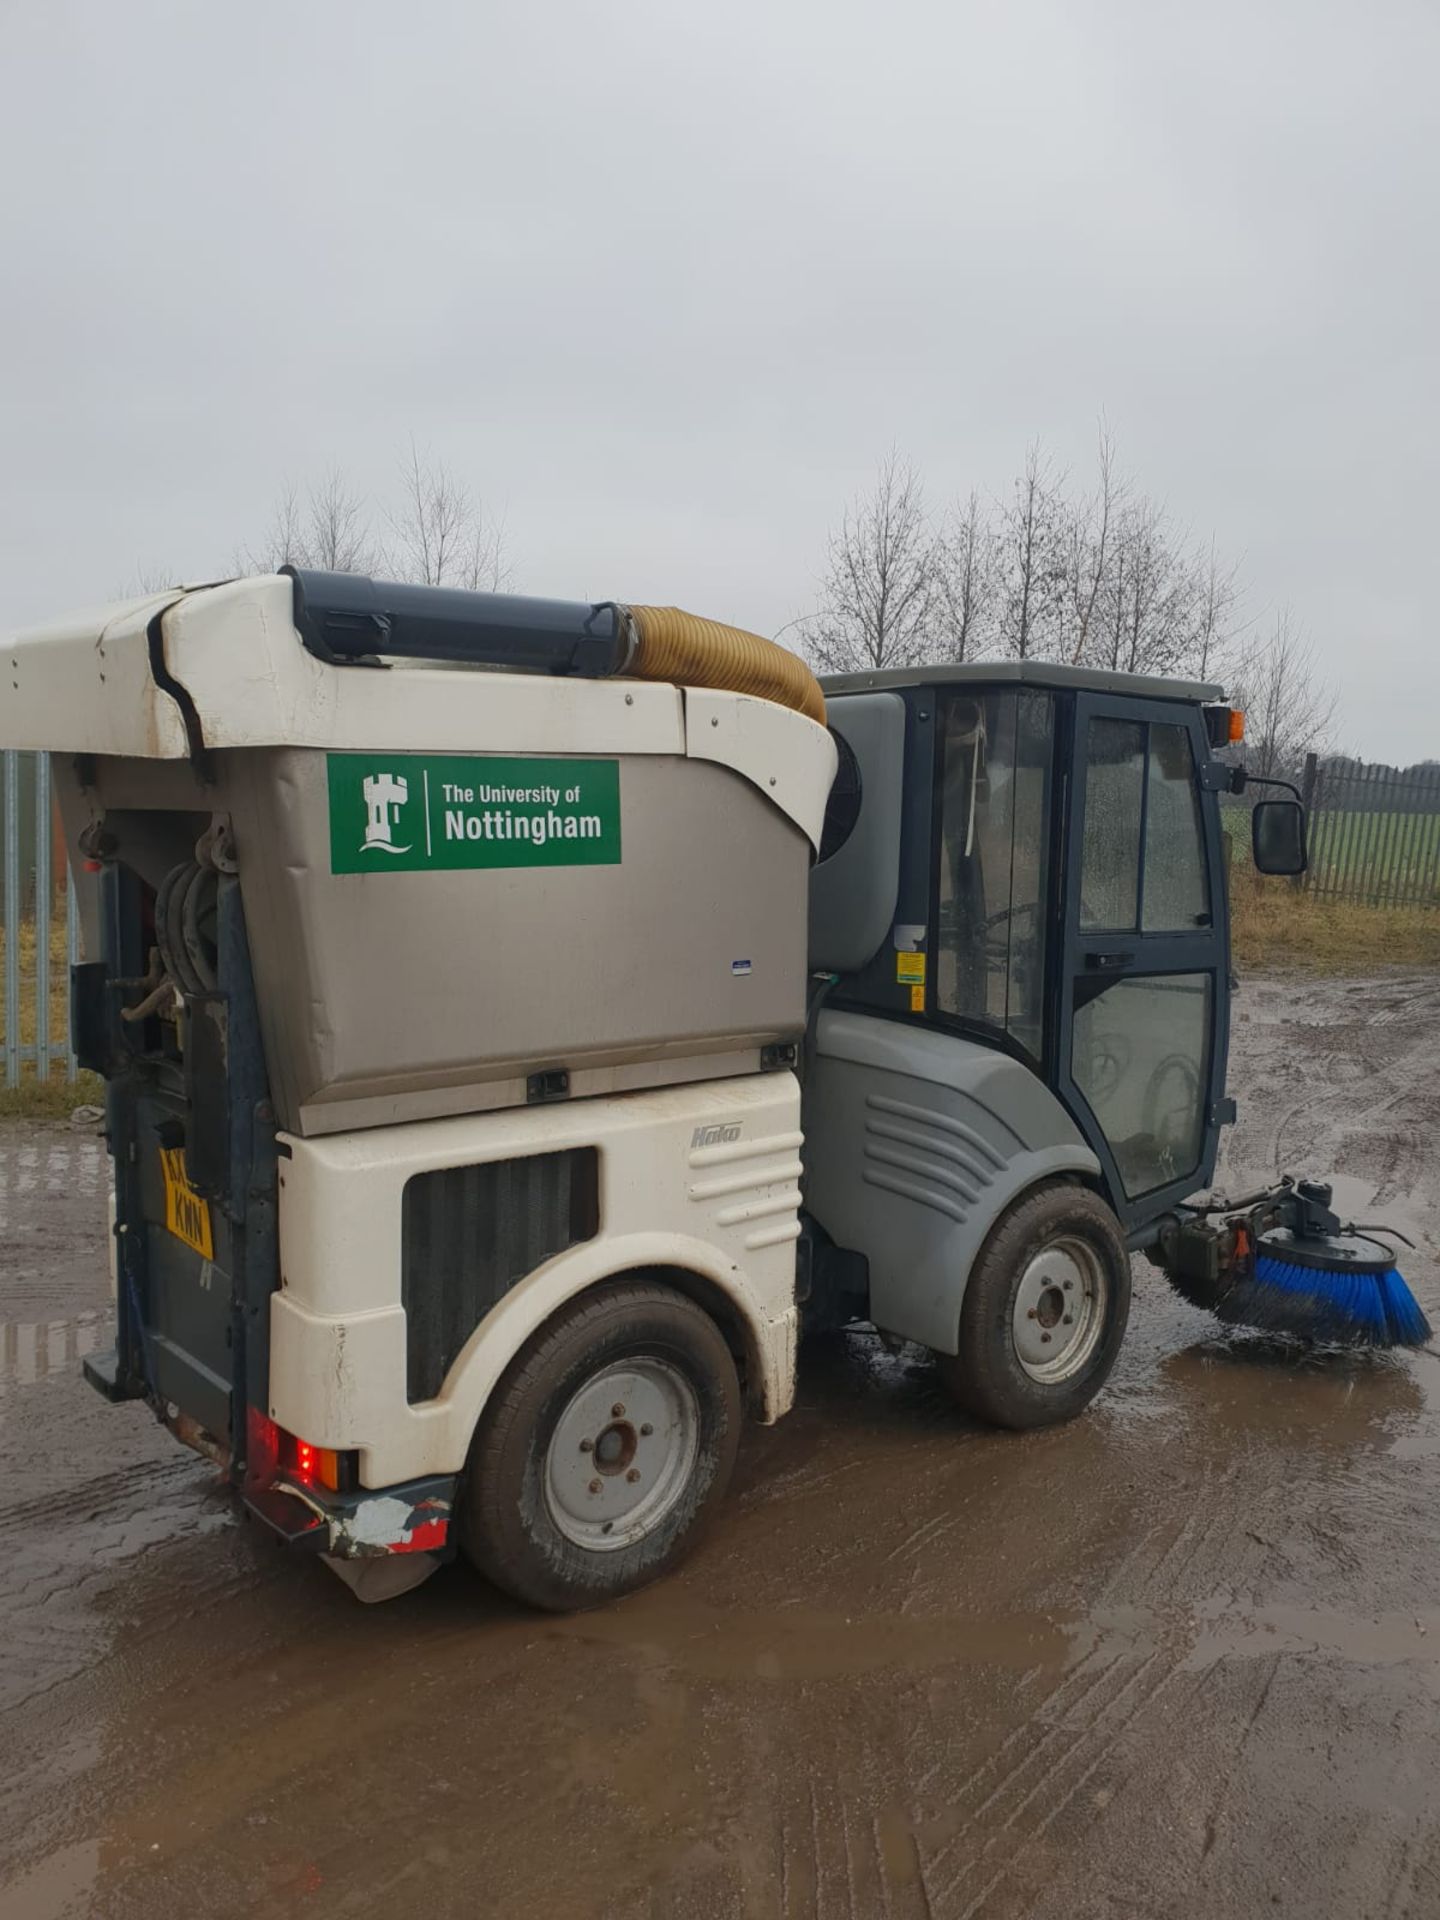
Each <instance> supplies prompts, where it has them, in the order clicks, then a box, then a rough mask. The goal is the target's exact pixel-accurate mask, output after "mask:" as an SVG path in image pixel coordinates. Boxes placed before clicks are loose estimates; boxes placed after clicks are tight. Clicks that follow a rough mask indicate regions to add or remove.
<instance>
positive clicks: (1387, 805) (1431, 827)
mask: <svg viewBox="0 0 1440 1920" xmlns="http://www.w3.org/2000/svg"><path fill="white" fill-rule="evenodd" d="M1302 792H1303V794H1304V798H1305V803H1306V807H1307V810H1308V811H1309V814H1310V868H1309V872H1308V873H1307V874H1306V876H1305V885H1306V888H1307V889H1308V890H1309V891H1310V892H1311V893H1317V894H1321V895H1323V896H1325V897H1326V898H1327V899H1332V900H1348V901H1355V902H1359V903H1362V904H1364V905H1367V906H1381V907H1440V767H1409V768H1406V769H1405V770H1404V771H1403V772H1402V771H1398V770H1397V769H1396V768H1394V767H1383V766H1368V765H1366V764H1365V763H1364V762H1362V761H1358V760H1331V761H1321V760H1318V759H1317V757H1316V755H1314V754H1313V753H1312V754H1311V755H1310V756H1309V758H1308V759H1307V760H1306V762H1305V772H1304V777H1303V780H1302Z"/></svg>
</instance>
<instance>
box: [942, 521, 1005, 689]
mask: <svg viewBox="0 0 1440 1920" xmlns="http://www.w3.org/2000/svg"><path fill="white" fill-rule="evenodd" d="M993 545H994V541H993V536H992V534H991V531H990V523H989V519H988V516H987V515H986V512H985V509H984V508H983V507H982V506H981V504H980V496H979V494H978V493H977V492H975V490H974V489H973V488H972V489H971V491H970V493H969V494H968V496H967V497H966V498H965V500H963V501H962V502H961V504H960V505H959V506H958V507H957V508H956V509H955V510H954V512H953V514H952V515H951V519H950V525H949V527H948V528H947V529H946V531H945V532H944V534H943V535H942V536H941V539H940V541H939V543H938V547H937V554H936V558H937V561H938V563H939V564H938V565H937V568H936V586H937V594H938V599H939V607H940V615H941V618H940V622H939V625H940V629H941V638H942V641H943V646H944V657H945V658H946V659H947V660H954V661H957V662H958V661H963V660H970V659H973V658H974V657H975V656H976V655H977V654H979V653H982V652H983V651H984V650H985V648H986V647H987V646H988V645H989V644H990V642H991V639H992V622H993V614H994V601H995V576H994V555H993V551H992V549H993Z"/></svg>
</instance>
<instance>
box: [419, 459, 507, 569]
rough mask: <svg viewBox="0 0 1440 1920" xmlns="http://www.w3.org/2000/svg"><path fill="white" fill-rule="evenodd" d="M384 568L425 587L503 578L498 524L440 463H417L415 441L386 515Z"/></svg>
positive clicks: (501, 532) (501, 536)
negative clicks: (395, 503) (396, 501)
mask: <svg viewBox="0 0 1440 1920" xmlns="http://www.w3.org/2000/svg"><path fill="white" fill-rule="evenodd" d="M390 527H391V531H392V533H393V535H394V542H395V544H394V545H393V546H392V548H391V549H390V565H391V567H392V569H393V570H394V571H395V573H396V574H397V575H398V577H399V578H401V579H403V580H414V581H417V582H418V583H420V584H421V585H422V586H427V587H446V586H454V587H488V588H492V589H493V588H495V587H498V586H500V585H502V584H503V583H504V581H505V579H506V577H507V574H508V568H507V565H506V561H505V537H504V528H503V525H502V523H501V522H499V521H497V520H494V519H492V518H490V517H489V516H488V515H487V514H486V512H485V509H484V506H483V504H482V503H481V502H480V501H478V500H476V499H475V497H474V496H473V495H472V493H471V492H470V489H469V488H468V487H467V486H466V485H465V484H464V482H463V481H461V480H458V479H457V478H456V477H455V475H454V474H453V473H452V472H451V471H450V469H449V468H448V467H447V466H446V465H445V463H444V461H443V460H436V459H425V460H422V459H421V457H420V452H419V449H418V448H417V446H416V445H415V442H414V441H413V440H412V441H411V442H410V456H409V459H408V460H406V461H405V462H404V463H403V465H402V467H401V500H400V505H399V507H398V509H397V510H396V511H395V512H393V513H392V514H391V515H390Z"/></svg>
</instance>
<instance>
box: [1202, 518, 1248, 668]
mask: <svg viewBox="0 0 1440 1920" xmlns="http://www.w3.org/2000/svg"><path fill="white" fill-rule="evenodd" d="M1195 602H1196V610H1197V618H1196V624H1195V659H1194V668H1195V677H1196V679H1198V680H1208V679H1209V678H1210V677H1211V675H1212V674H1215V673H1218V672H1219V671H1220V669H1221V666H1222V664H1223V662H1224V659H1225V656H1226V653H1227V651H1228V650H1229V647H1230V645H1231V643H1232V641H1233V640H1234V638H1235V623H1236V618H1237V614H1238V611H1239V606H1240V569H1239V565H1238V564H1237V563H1232V564H1231V565H1230V566H1228V567H1225V566H1222V565H1221V564H1220V561H1219V559H1218V558H1217V556H1216V552H1215V538H1214V535H1213V534H1212V535H1211V538H1210V550H1209V552H1208V553H1206V554H1204V555H1203V556H1202V558H1201V561H1200V567H1199V580H1198V591H1197V593H1196V596H1195Z"/></svg>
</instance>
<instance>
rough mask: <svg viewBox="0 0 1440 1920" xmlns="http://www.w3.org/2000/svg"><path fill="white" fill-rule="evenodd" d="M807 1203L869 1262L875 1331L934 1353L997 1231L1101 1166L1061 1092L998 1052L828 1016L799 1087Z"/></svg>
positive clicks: (894, 1025) (951, 1346) (917, 1030)
mask: <svg viewBox="0 0 1440 1920" xmlns="http://www.w3.org/2000/svg"><path fill="white" fill-rule="evenodd" d="M803 1123H804V1128H805V1160H806V1205H807V1206H808V1208H809V1210H810V1212H811V1214H812V1215H813V1216H814V1218H815V1219H816V1221H817V1222H818V1223H819V1225H820V1226H821V1227H823V1228H824V1230H825V1231H826V1232H827V1233H828V1234H829V1235H830V1237H831V1238H832V1239H833V1240H834V1241H835V1242H836V1243H837V1245H839V1246H842V1247H848V1248H851V1249H853V1250H854V1251H856V1252H859V1253H863V1254H864V1255H865V1256H866V1258H867V1259H868V1261H869V1264H870V1317H871V1318H872V1319H873V1321H874V1322H875V1324H876V1326H877V1327H881V1328H883V1329H884V1330H885V1331H886V1332H887V1333H895V1334H899V1335H901V1336H902V1337H903V1338H905V1339H909V1340H919V1341H922V1342H923V1343H924V1344H925V1345H926V1346H928V1347H934V1348H935V1349H936V1350H937V1351H938V1352H940V1353H954V1352H955V1351H956V1348H957V1346H958V1344H959V1331H960V1303H961V1301H962V1299H963V1298H964V1294H965V1283H966V1281H967V1280H968V1278H969V1275H970V1269H971V1266H972V1265H973V1263H974V1260H975V1257H976V1255H977V1254H978V1253H979V1251H980V1248H981V1247H982V1245H983V1244H984V1242H985V1239H986V1236H987V1235H988V1234H989V1232H990V1230H991V1228H992V1227H993V1226H994V1225H995V1222H996V1221H997V1220H998V1219H999V1217H1000V1215H1001V1214H1002V1213H1003V1212H1004V1211H1005V1210H1006V1208H1007V1207H1009V1206H1010V1205H1011V1203H1012V1202H1013V1201H1014V1200H1015V1199H1016V1198H1017V1197H1018V1196H1019V1195H1020V1194H1022V1193H1024V1192H1025V1191H1026V1190H1027V1189H1028V1188H1030V1187H1032V1186H1034V1185H1035V1184H1036V1182H1037V1181H1040V1180H1044V1179H1046V1178H1048V1177H1053V1176H1055V1175H1058V1174H1067V1173H1074V1174H1082V1175H1085V1176H1087V1177H1092V1178H1093V1177H1096V1176H1098V1175H1099V1172H1100V1163H1099V1161H1098V1160H1097V1159H1096V1157H1095V1155H1094V1153H1093V1152H1092V1151H1091V1149H1090V1148H1089V1147H1088V1146H1087V1145H1086V1144H1085V1141H1084V1139H1083V1138H1082V1136H1081V1134H1080V1131H1079V1129H1078V1128H1077V1127H1076V1125H1075V1123H1074V1122H1073V1121H1072V1120H1071V1118H1070V1116H1069V1114H1068V1113H1067V1112H1066V1111H1065V1109H1064V1107H1062V1106H1061V1104H1060V1102H1059V1101H1058V1100H1057V1099H1056V1097H1055V1095H1054V1094H1053V1093H1051V1092H1050V1090H1049V1088H1048V1087H1046V1086H1045V1084H1044V1082H1043V1081H1042V1080H1041V1079H1040V1078H1039V1076H1038V1074H1036V1073H1034V1072H1033V1071H1032V1070H1031V1069H1030V1068H1029V1067H1027V1066H1025V1065H1023V1064H1022V1063H1021V1062H1020V1061H1019V1060H1017V1059H1015V1058H1014V1057H1013V1056H1012V1055H1010V1054H1007V1053H1001V1052H1000V1051H999V1050H998V1049H995V1048H992V1047H986V1046H982V1045H980V1044H979V1043H978V1042H976V1041H973V1040H963V1039H960V1038H959V1037H958V1036H956V1035H952V1034H945V1033H937V1032H936V1031H935V1029H934V1028H933V1027H924V1026H919V1025H916V1026H909V1025H907V1024H906V1023H905V1022H903V1021H899V1020H883V1019H877V1018H874V1017H873V1016H870V1015H866V1014H859V1013H846V1012H842V1011H829V1012H822V1013H821V1015H820V1017H819V1021H818V1023H817V1028H816V1034H815V1047H814V1053H813V1056H812V1059H811V1064H810V1069H809V1073H808V1076H807V1079H806V1083H805V1104H804V1115H803Z"/></svg>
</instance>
